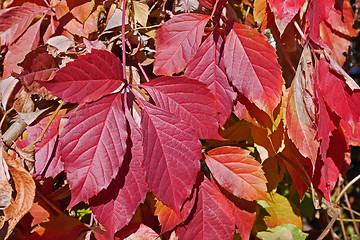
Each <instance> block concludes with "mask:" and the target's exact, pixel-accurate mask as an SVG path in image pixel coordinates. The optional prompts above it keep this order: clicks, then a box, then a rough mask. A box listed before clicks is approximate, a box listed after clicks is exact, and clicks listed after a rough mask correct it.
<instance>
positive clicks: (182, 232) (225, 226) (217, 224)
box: [177, 178, 235, 240]
mask: <svg viewBox="0 0 360 240" xmlns="http://www.w3.org/2000/svg"><path fill="white" fill-rule="evenodd" d="M232 210H233V209H232V205H231V204H230V203H229V202H228V200H227V198H226V197H225V196H224V195H223V194H222V193H221V192H220V191H219V189H218V188H217V187H216V186H215V185H214V184H213V183H211V182H210V181H209V180H208V179H207V178H205V179H204V181H203V182H202V183H201V185H200V189H199V195H198V201H197V206H196V211H195V213H194V216H193V218H192V219H191V221H190V222H189V223H188V224H187V225H186V226H185V227H179V228H178V231H177V235H178V236H179V239H181V240H187V239H189V240H193V239H198V240H200V239H207V240H208V239H210V240H212V239H214V240H218V239H224V240H230V239H233V235H234V231H235V218H234V213H233V211H232Z"/></svg>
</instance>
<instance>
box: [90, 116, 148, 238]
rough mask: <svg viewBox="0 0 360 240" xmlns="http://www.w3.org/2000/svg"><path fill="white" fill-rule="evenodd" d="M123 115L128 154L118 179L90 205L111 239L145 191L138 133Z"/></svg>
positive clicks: (142, 197) (93, 199)
mask: <svg viewBox="0 0 360 240" xmlns="http://www.w3.org/2000/svg"><path fill="white" fill-rule="evenodd" d="M125 114H126V117H127V119H128V122H129V126H130V131H131V142H132V144H131V154H129V155H126V156H125V158H126V159H125V161H124V163H123V165H122V167H121V168H120V170H119V173H118V175H117V177H116V178H115V179H114V180H113V181H112V183H111V184H110V185H109V187H108V188H107V189H106V190H103V191H101V192H100V193H99V194H98V195H97V196H95V197H93V198H91V199H90V201H89V202H90V205H91V209H92V211H93V213H94V214H95V215H96V218H97V220H98V221H99V222H100V223H101V224H102V225H103V226H104V227H105V228H106V230H107V231H108V232H109V234H110V236H113V235H114V234H115V233H116V232H117V231H119V230H120V229H122V228H123V227H125V226H126V225H127V224H128V223H129V222H130V220H131V219H132V217H133V215H134V213H135V211H136V208H137V207H138V206H139V204H140V203H142V202H144V200H145V197H146V193H147V190H148V186H147V184H146V181H145V173H144V169H143V166H142V161H143V152H142V136H141V131H140V129H139V128H138V126H137V125H136V123H135V122H134V120H133V119H132V118H131V116H130V115H129V112H128V111H126V113H125ZM128 151H129V150H128ZM129 161H130V163H129Z"/></svg>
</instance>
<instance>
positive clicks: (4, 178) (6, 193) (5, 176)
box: [0, 147, 12, 210]
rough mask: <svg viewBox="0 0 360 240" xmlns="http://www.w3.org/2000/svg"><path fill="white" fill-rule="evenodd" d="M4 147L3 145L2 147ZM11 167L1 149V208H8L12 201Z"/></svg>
mask: <svg viewBox="0 0 360 240" xmlns="http://www.w3.org/2000/svg"><path fill="white" fill-rule="evenodd" d="M1 149H2V147H1ZM9 178H10V174H9V169H8V166H7V164H6V162H5V160H4V157H3V154H2V150H1V151H0V210H3V209H5V208H7V207H8V206H9V205H10V203H11V194H12V188H11V186H10V183H9Z"/></svg>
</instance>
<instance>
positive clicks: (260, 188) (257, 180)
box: [205, 147, 268, 201]
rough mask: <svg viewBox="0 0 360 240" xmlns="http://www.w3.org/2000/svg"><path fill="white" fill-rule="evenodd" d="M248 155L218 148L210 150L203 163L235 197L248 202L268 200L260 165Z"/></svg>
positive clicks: (237, 149)
mask: <svg viewBox="0 0 360 240" xmlns="http://www.w3.org/2000/svg"><path fill="white" fill-rule="evenodd" d="M249 154H250V152H249V151H247V150H245V149H242V148H238V147H219V148H215V149H212V150H210V151H209V152H208V155H207V156H206V158H205V161H206V164H207V165H208V167H209V169H210V171H211V173H212V174H213V176H214V177H215V179H216V181H218V182H219V184H220V185H221V186H222V187H224V188H225V189H226V190H228V191H229V192H231V193H233V194H234V195H235V196H237V197H239V198H243V199H245V200H249V201H252V200H260V199H263V200H265V199H268V198H267V196H266V182H267V181H266V178H265V176H264V172H263V171H262V170H261V164H260V163H259V162H258V161H256V160H255V159H254V157H252V156H250V155H249Z"/></svg>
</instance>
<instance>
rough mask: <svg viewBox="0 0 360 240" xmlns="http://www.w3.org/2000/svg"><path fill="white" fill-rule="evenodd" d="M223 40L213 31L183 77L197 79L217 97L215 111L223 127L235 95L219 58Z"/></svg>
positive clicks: (221, 59) (222, 60) (222, 61)
mask: <svg viewBox="0 0 360 240" xmlns="http://www.w3.org/2000/svg"><path fill="white" fill-rule="evenodd" d="M223 46H224V40H223V39H222V37H221V35H220V34H219V32H218V31H216V30H215V31H214V32H213V33H212V34H210V36H208V37H207V38H206V40H205V41H204V42H203V43H202V44H201V46H200V48H199V50H198V51H197V52H196V54H195V56H194V57H193V58H192V59H191V61H190V62H189V64H188V66H187V68H186V71H185V74H184V75H185V76H186V77H188V78H193V79H197V80H199V81H201V82H204V83H206V84H207V85H208V88H209V89H210V90H211V92H212V93H213V94H214V95H215V96H216V97H217V101H216V103H217V109H218V112H219V113H220V125H221V126H222V125H224V124H225V122H226V119H227V118H228V117H229V116H230V114H231V111H232V106H233V101H234V99H235V98H236V93H235V92H234V90H233V89H232V88H231V87H230V84H229V82H228V79H227V76H226V74H225V67H224V59H223V58H222V57H221V54H222V48H223Z"/></svg>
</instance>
